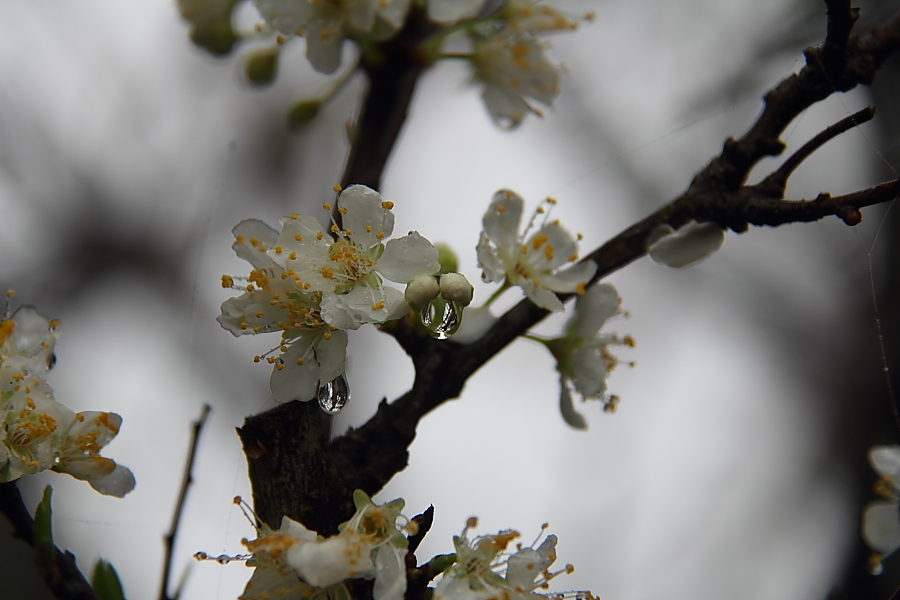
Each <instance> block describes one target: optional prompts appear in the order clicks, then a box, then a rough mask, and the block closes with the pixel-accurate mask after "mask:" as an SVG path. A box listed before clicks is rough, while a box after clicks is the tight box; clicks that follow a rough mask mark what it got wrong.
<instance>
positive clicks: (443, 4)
mask: <svg viewBox="0 0 900 600" xmlns="http://www.w3.org/2000/svg"><path fill="white" fill-rule="evenodd" d="M484 3H485V0H428V18H429V19H431V20H432V21H435V22H437V23H455V22H456V21H459V20H462V19H468V18H469V17H474V16H475V15H477V14H478V12H479V11H480V10H481V7H482V6H484Z"/></svg>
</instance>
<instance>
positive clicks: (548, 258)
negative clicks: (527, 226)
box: [525, 223, 578, 271]
mask: <svg viewBox="0 0 900 600" xmlns="http://www.w3.org/2000/svg"><path fill="white" fill-rule="evenodd" d="M536 242H537V243H536ZM538 244H539V245H538ZM536 245H537V246H538V247H537V248H535V246H536ZM525 246H526V248H527V249H528V259H529V260H528V262H529V264H531V265H532V266H533V267H534V268H535V269H539V270H542V271H543V270H552V269H556V268H557V267H561V266H562V265H564V264H566V263H567V262H568V261H569V258H570V257H571V256H572V255H573V254H575V253H577V252H578V244H576V243H575V240H574V238H572V234H571V233H569V232H568V231H566V230H565V229H564V228H563V227H562V226H561V225H558V224H556V223H547V224H546V225H544V226H543V227H541V228H540V229H539V230H538V231H537V233H535V234H534V235H532V236H531V237H530V238H528V241H527V242H525Z"/></svg>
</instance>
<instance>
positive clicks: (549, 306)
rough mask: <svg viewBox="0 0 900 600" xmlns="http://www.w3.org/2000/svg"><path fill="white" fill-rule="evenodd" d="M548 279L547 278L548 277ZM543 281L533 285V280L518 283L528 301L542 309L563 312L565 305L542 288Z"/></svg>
mask: <svg viewBox="0 0 900 600" xmlns="http://www.w3.org/2000/svg"><path fill="white" fill-rule="evenodd" d="M548 277H549V276H548ZM543 283H544V282H543V280H541V281H540V283H535V282H534V280H523V281H520V282H519V286H520V287H521V288H522V291H523V292H525V295H526V296H528V299H529V300H531V301H532V302H534V303H535V304H537V305H538V306H540V307H541V308H543V309H544V310H549V311H552V312H560V311H563V310H565V308H566V307H565V305H564V304H563V303H562V301H561V300H560V299H559V298H557V297H556V294H554V293H553V292H551V291H550V290H548V289H547V288H546V287H544V286H543ZM572 291H574V289H573V290H572Z"/></svg>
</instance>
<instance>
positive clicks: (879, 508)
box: [862, 502, 900, 554]
mask: <svg viewBox="0 0 900 600" xmlns="http://www.w3.org/2000/svg"><path fill="white" fill-rule="evenodd" d="M898 508H900V507H898V505H897V503H896V502H871V503H869V504H868V505H866V508H865V509H864V510H863V516H862V536H863V539H864V540H865V541H866V544H868V545H869V547H870V548H872V550H875V551H876V552H882V553H885V554H889V553H891V552H893V551H894V550H896V549H897V548H900V510H898Z"/></svg>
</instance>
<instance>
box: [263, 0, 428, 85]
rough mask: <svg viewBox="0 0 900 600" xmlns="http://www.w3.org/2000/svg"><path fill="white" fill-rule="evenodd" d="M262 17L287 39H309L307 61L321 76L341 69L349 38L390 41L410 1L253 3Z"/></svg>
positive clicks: (278, 0)
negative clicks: (345, 42) (367, 36)
mask: <svg viewBox="0 0 900 600" xmlns="http://www.w3.org/2000/svg"><path fill="white" fill-rule="evenodd" d="M253 3H254V4H255V5H256V8H257V9H258V10H259V13H260V15H261V16H262V18H263V19H264V20H265V21H266V23H268V24H269V26H270V27H272V28H273V29H275V30H277V31H279V32H281V33H282V34H284V35H289V36H290V35H295V34H296V35H300V36H303V38H305V39H306V57H307V58H308V59H309V62H310V63H311V64H312V66H313V68H315V69H316V70H317V71H319V72H321V73H333V72H335V71H336V70H337V68H338V67H339V66H340V65H341V48H342V46H343V43H344V38H345V37H351V38H356V37H366V35H367V34H374V35H375V36H376V37H378V38H383V37H387V36H389V35H391V34H393V33H394V32H396V31H397V30H398V29H400V27H401V26H402V25H403V22H404V20H405V19H406V13H407V12H408V11H409V6H410V0H253Z"/></svg>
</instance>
